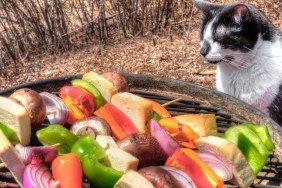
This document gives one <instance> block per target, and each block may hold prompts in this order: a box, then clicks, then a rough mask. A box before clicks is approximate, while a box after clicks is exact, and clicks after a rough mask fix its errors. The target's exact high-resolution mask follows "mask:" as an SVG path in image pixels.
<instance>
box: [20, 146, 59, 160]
mask: <svg viewBox="0 0 282 188" xmlns="http://www.w3.org/2000/svg"><path fill="white" fill-rule="evenodd" d="M15 150H16V151H17V152H18V154H19V155H20V157H21V158H22V159H23V161H24V163H25V164H29V163H32V164H39V163H51V162H52V161H53V159H55V158H56V157H57V156H58V149H57V148H56V147H52V146H34V147H32V146H26V147H25V146H22V145H21V144H17V145H16V146H15Z"/></svg>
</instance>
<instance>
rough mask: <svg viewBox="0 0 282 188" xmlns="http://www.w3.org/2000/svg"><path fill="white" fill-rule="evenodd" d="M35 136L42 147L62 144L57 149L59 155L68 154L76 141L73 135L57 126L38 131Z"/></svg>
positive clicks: (53, 125) (76, 138)
mask: <svg viewBox="0 0 282 188" xmlns="http://www.w3.org/2000/svg"><path fill="white" fill-rule="evenodd" d="M36 136H37V138H38V140H39V141H40V143H41V144H43V145H47V146H50V145H54V144H58V143H62V145H60V146H58V147H57V148H58V151H59V154H60V155H63V154H67V153H70V151H71V148H72V146H73V144H74V143H75V142H76V141H77V140H78V137H77V136H76V135H75V134H73V133H72V132H70V131H69V130H68V129H67V128H65V127H63V126H62V125H58V124H52V125H49V126H48V127H46V128H43V129H40V130H38V131H37V132H36Z"/></svg>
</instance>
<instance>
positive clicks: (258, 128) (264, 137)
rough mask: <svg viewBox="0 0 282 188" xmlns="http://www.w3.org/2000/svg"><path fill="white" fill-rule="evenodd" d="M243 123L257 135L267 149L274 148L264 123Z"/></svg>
mask: <svg viewBox="0 0 282 188" xmlns="http://www.w3.org/2000/svg"><path fill="white" fill-rule="evenodd" d="M244 125H245V126H246V127H248V128H249V129H251V130H252V131H254V132H255V133H256V134H257V135H258V137H259V138H260V140H261V141H262V142H263V144H264V145H265V146H266V148H267V149H268V150H273V149H274V148H275V145H274V143H273V142H272V140H271V137H270V134H269V131H268V128H267V126H266V125H254V124H252V123H245V124H244Z"/></svg>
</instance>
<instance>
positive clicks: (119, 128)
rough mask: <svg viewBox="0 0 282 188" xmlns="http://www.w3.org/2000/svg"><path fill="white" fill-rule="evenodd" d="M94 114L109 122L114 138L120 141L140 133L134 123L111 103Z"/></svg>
mask: <svg viewBox="0 0 282 188" xmlns="http://www.w3.org/2000/svg"><path fill="white" fill-rule="evenodd" d="M94 114H95V115H97V116H99V117H100V118H102V119H104V120H105V121H106V122H108V124H109V125H110V127H111V129H112V132H113V136H114V137H115V138H116V139H118V140H119V139H122V138H124V137H126V136H127V135H129V134H133V133H137V132H138V130H137V128H136V127H135V125H134V124H133V123H132V121H131V120H130V119H129V118H128V117H127V116H126V115H125V114H124V113H123V112H122V111H121V110H119V109H118V108H117V107H116V106H114V105H113V104H111V103H107V104H105V105H103V106H102V107H100V108H99V109H98V110H97V111H95V112H94Z"/></svg>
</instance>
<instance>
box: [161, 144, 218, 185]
mask: <svg viewBox="0 0 282 188" xmlns="http://www.w3.org/2000/svg"><path fill="white" fill-rule="evenodd" d="M165 165H166V166H172V167H175V168H178V169H180V170H182V171H184V172H185V173H187V174H188V175H189V176H190V177H191V178H192V180H193V182H194V183H195V184H196V186H197V187H199V188H214V187H216V188H221V187H223V181H222V180H221V179H220V178H219V177H218V176H217V175H216V174H215V172H213V170H212V169H211V168H210V167H209V166H208V165H207V164H205V163H204V162H203V160H202V159H201V158H200V157H199V156H198V154H197V153H196V152H194V151H193V150H191V149H188V148H178V149H176V150H175V151H174V153H173V154H172V155H171V156H170V157H169V158H168V159H167V160H166V163H165Z"/></svg>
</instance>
